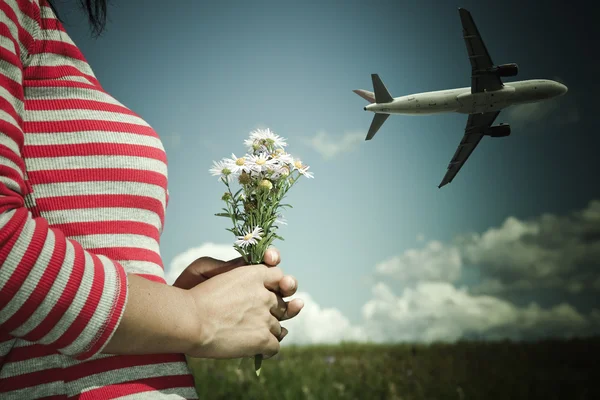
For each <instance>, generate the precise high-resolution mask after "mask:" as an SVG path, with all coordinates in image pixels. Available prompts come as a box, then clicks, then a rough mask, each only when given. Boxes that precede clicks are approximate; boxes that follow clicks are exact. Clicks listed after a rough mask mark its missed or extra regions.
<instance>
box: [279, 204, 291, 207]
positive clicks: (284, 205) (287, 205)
mask: <svg viewBox="0 0 600 400" xmlns="http://www.w3.org/2000/svg"><path fill="white" fill-rule="evenodd" d="M279 207H289V208H294V207H292V205H291V204H280V205H279Z"/></svg>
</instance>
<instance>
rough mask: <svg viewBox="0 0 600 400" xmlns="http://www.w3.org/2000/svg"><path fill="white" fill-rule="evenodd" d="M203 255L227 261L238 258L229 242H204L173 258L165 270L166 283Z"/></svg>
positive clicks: (170, 283) (175, 278)
mask: <svg viewBox="0 0 600 400" xmlns="http://www.w3.org/2000/svg"><path fill="white" fill-rule="evenodd" d="M205 256H208V257H213V258H216V259H219V260H225V261H228V260H231V259H234V258H238V257H239V256H240V254H239V253H238V252H237V251H235V249H234V248H233V246H231V245H230V244H215V243H204V244H203V245H201V246H198V247H192V248H191V249H188V250H186V251H184V252H183V253H180V254H178V255H177V256H175V257H174V258H173V260H172V261H171V263H170V264H169V267H168V268H167V269H166V271H165V279H166V281H167V283H168V284H169V285H172V284H173V283H174V282H175V280H177V278H178V277H179V275H180V274H181V273H182V272H183V270H184V269H186V268H187V266H188V265H190V264H191V263H192V262H193V261H195V260H196V259H198V258H200V257H205Z"/></svg>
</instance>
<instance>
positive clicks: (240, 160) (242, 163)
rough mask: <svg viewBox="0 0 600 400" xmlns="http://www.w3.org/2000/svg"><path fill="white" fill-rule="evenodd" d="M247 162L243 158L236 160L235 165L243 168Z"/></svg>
mask: <svg viewBox="0 0 600 400" xmlns="http://www.w3.org/2000/svg"><path fill="white" fill-rule="evenodd" d="M245 162H246V160H245V159H244V157H242V158H238V159H237V160H235V165H237V166H240V167H241V166H243V165H244V163H245Z"/></svg>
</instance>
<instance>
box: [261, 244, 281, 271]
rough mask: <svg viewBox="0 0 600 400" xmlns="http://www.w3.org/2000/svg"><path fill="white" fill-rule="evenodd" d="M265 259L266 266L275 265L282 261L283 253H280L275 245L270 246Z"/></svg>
mask: <svg viewBox="0 0 600 400" xmlns="http://www.w3.org/2000/svg"><path fill="white" fill-rule="evenodd" d="M263 259H264V263H265V265H266V266H268V267H275V266H277V265H278V264H279V263H280V262H281V254H279V250H277V249H276V248H275V247H269V248H268V249H267V251H265V255H264V257H263Z"/></svg>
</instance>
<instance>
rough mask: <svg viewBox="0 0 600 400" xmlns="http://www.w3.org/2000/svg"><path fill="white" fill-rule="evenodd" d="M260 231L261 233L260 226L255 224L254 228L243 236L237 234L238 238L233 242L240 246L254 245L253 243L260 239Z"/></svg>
mask: <svg viewBox="0 0 600 400" xmlns="http://www.w3.org/2000/svg"><path fill="white" fill-rule="evenodd" d="M262 233H263V230H262V228H261V227H260V226H257V227H255V228H254V230H253V231H252V232H250V231H247V232H246V234H245V235H244V236H238V237H237V238H238V240H236V241H235V244H236V245H238V246H240V247H242V248H244V247H247V246H251V245H254V244H256V243H258V241H259V240H261V239H262V236H261V234H262Z"/></svg>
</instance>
